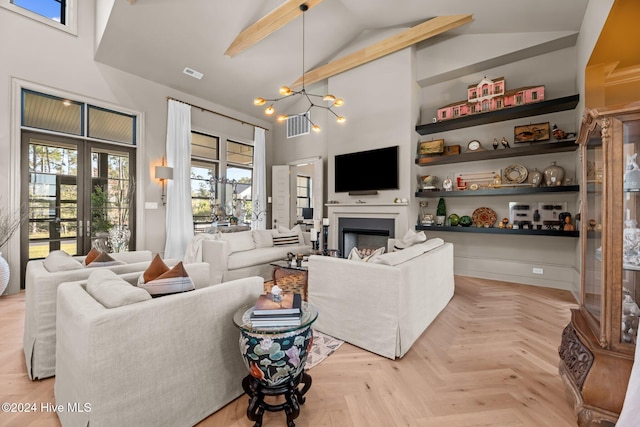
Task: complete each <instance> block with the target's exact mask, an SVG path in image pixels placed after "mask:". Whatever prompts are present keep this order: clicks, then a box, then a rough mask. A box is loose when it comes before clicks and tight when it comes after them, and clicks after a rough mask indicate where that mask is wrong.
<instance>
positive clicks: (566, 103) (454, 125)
mask: <svg viewBox="0 0 640 427" xmlns="http://www.w3.org/2000/svg"><path fill="white" fill-rule="evenodd" d="M579 99H580V98H579V95H571V96H565V97H563V98H557V99H551V100H548V101H541V102H536V103H533V104H525V105H519V106H517V107H510V108H504V109H502V110H497V111H489V112H487V113H478V114H472V115H469V116H464V117H460V118H457V119H450V120H445V121H442V122H436V123H428V124H424V125H418V126H416V132H418V133H419V134H420V135H429V134H432V133H437V132H446V131H449V130H455V129H462V128H467V127H471V126H479V125H486V124H489V123H496V122H502V121H505V120H512V119H519V118H523V117H530V116H537V115H540V114H548V113H555V112H557V111H566V110H573V109H574V108H576V106H577V105H578V100H579Z"/></svg>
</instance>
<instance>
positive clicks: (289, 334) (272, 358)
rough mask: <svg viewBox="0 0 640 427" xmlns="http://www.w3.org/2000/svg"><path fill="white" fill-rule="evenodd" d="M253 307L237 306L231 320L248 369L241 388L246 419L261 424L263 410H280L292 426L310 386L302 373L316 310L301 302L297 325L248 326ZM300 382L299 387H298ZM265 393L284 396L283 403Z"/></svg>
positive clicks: (316, 315) (289, 426)
mask: <svg viewBox="0 0 640 427" xmlns="http://www.w3.org/2000/svg"><path fill="white" fill-rule="evenodd" d="M252 311H253V306H245V307H242V308H240V309H238V310H237V311H236V313H235V315H234V316H233V321H234V322H235V324H236V325H237V326H238V327H239V328H240V352H241V353H242V357H243V360H244V363H245V366H246V367H247V369H248V371H249V375H247V376H246V377H245V378H244V379H243V380H242V388H243V389H244V391H245V393H247V395H248V396H249V406H248V407H247V418H249V419H250V420H251V421H255V424H254V427H261V426H262V416H263V414H264V411H269V412H277V411H284V412H285V414H286V415H287V427H294V426H295V422H294V421H293V420H295V419H296V418H297V417H298V416H299V415H300V405H301V404H304V402H305V397H304V395H305V394H306V393H307V391H309V388H310V387H311V376H310V375H309V374H307V373H306V372H304V366H305V363H306V362H307V355H308V354H309V351H310V350H311V345H312V343H313V333H312V330H311V325H312V324H313V322H315V320H316V319H317V318H318V312H317V310H316V309H315V308H314V307H313V306H311V305H309V304H308V303H306V302H303V303H302V318H301V321H300V325H299V326H274V327H259V328H255V327H253V326H252V325H251V320H250V316H251V312H252ZM301 385H302V387H300V386H301ZM265 396H284V399H285V401H284V403H280V404H271V403H267V402H265V400H264V398H265Z"/></svg>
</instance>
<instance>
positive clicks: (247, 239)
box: [219, 230, 256, 253]
mask: <svg viewBox="0 0 640 427" xmlns="http://www.w3.org/2000/svg"><path fill="white" fill-rule="evenodd" d="M219 239H220V240H224V241H225V242H228V243H229V249H230V250H231V253H234V252H242V251H250V250H252V249H255V248H256V243H255V242H254V241H253V233H252V232H251V230H249V231H239V232H237V233H222V234H220V237H219Z"/></svg>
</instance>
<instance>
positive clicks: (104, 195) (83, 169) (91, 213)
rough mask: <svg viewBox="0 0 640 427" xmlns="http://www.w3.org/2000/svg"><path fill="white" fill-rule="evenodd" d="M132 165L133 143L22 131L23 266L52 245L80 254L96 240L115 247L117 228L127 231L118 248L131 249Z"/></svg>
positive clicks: (52, 249)
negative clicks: (124, 144) (25, 223)
mask: <svg viewBox="0 0 640 427" xmlns="http://www.w3.org/2000/svg"><path fill="white" fill-rule="evenodd" d="M134 165H135V149H133V148H129V147H121V146H118V145H111V144H102V143H96V142H89V141H85V140H82V139H74V138H65V137H59V136H53V135H48V134H40V133H36V132H29V131H25V132H23V137H22V171H23V173H22V204H23V205H24V206H25V207H26V209H27V212H28V226H26V227H22V232H21V265H22V272H23V273H24V271H25V269H26V264H27V262H28V261H29V260H32V259H41V258H45V257H46V256H47V255H48V254H49V253H50V252H51V251H55V250H63V251H65V252H67V253H68V254H69V255H80V254H86V253H87V252H88V251H89V250H90V248H91V246H92V245H94V244H96V245H102V246H103V247H104V248H105V249H108V250H114V248H112V247H110V240H109V237H110V233H111V234H114V232H115V231H122V230H124V231H125V232H126V233H125V236H126V237H128V238H127V239H126V242H122V244H121V245H120V246H119V248H118V249H122V248H127V249H129V250H133V249H135V248H134V246H133V245H134V243H133V242H135V239H134V238H133V236H134V235H135V223H134V218H135V214H134V212H135V203H134V198H133V194H134V189H135V180H134V178H133V177H134V176H135V168H134ZM96 241H97V242H96ZM22 277H23V278H24V274H23V275H22Z"/></svg>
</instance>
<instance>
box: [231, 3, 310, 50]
mask: <svg viewBox="0 0 640 427" xmlns="http://www.w3.org/2000/svg"><path fill="white" fill-rule="evenodd" d="M321 2H322V0H287V1H286V2H284V3H282V4H281V5H280V6H278V7H277V8H275V9H273V10H272V11H271V12H269V13H268V14H266V15H265V16H263V17H262V18H260V19H259V20H258V21H257V22H256V23H255V24H253V25H251V26H250V27H248V28H246V29H244V30H243V31H242V32H241V33H240V34H238V37H236V39H235V40H234V41H233V42H232V43H231V45H230V46H229V48H228V49H227V51H226V52H225V53H224V54H225V55H228V56H230V57H232V58H233V57H234V56H236V55H237V54H239V53H240V52H242V51H244V50H245V49H247V48H249V47H250V46H253V45H254V44H256V43H258V42H259V41H260V40H262V39H263V38H265V37H267V36H268V35H269V34H271V33H273V32H274V31H277V30H279V29H280V28H282V27H284V26H285V25H286V24H288V23H289V22H291V21H293V20H294V19H295V18H296V17H298V16H300V15H301V14H302V13H303V12H302V11H301V10H300V5H302V4H306V5H307V6H308V7H309V9H311V8H312V7H314V6H316V5H318V4H320V3H321Z"/></svg>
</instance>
